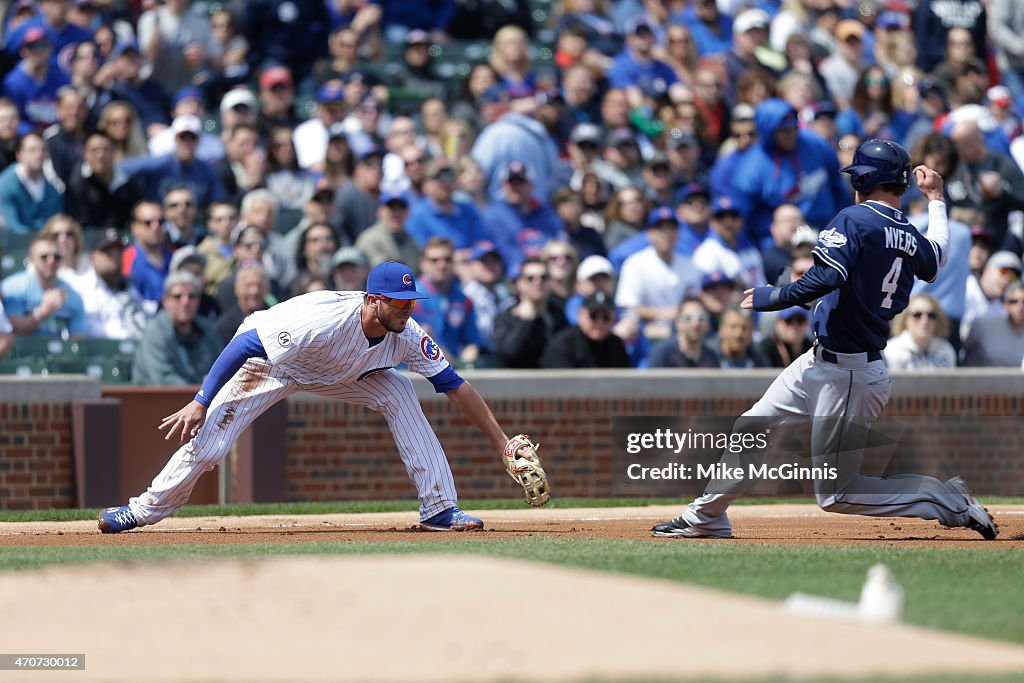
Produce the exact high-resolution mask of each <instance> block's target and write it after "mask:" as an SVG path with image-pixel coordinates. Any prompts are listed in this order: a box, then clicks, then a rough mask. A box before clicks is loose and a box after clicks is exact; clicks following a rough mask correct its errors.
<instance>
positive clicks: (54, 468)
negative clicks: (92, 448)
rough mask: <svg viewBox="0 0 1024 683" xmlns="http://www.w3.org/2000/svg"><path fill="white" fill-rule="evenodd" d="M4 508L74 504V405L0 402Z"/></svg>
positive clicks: (0, 478) (0, 496)
mask: <svg viewBox="0 0 1024 683" xmlns="http://www.w3.org/2000/svg"><path fill="white" fill-rule="evenodd" d="M0 425H2V427H0V509H8V510H31V509H37V510H42V509H49V508H70V507H73V506H74V501H75V480H74V453H73V447H74V444H73V441H72V437H71V403H23V404H17V403H0Z"/></svg>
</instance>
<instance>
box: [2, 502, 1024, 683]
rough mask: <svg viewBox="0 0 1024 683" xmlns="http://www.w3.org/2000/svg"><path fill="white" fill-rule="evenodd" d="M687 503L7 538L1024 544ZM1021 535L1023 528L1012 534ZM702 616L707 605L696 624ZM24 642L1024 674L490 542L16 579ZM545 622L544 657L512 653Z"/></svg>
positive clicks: (168, 666) (390, 666)
mask: <svg viewBox="0 0 1024 683" xmlns="http://www.w3.org/2000/svg"><path fill="white" fill-rule="evenodd" d="M678 512H679V508H678V506H661V507H644V508H607V509H575V510H568V509H567V510H559V509H555V508H553V509H541V510H533V509H529V508H524V509H522V510H514V511H513V510H507V511H487V512H481V513H479V514H481V515H482V516H483V517H484V518H485V520H486V523H487V527H488V528H487V530H486V531H484V532H480V533H466V534H443V533H440V534H439V533H428V532H420V531H414V530H411V527H412V526H413V525H414V524H415V522H416V517H415V514H414V513H386V514H361V515H307V516H297V517H240V518H172V519H168V520H164V521H163V522H161V523H160V524H157V525H154V526H152V527H147V528H145V529H141V530H136V531H132V532H129V533H124V534H118V535H113V536H109V535H102V534H100V533H99V532H98V531H97V530H96V528H95V523H94V522H67V523H53V522H47V523H43V522H34V523H19V524H12V523H5V524H0V552H2V547H4V546H7V547H11V546H58V547H70V546H141V545H166V544H225V543H267V542H270V543H274V542H281V543H284V542H288V543H305V542H332V541H336V542H342V541H345V542H369V541H373V542H388V541H395V542H397V541H415V542H423V543H430V542H433V541H436V540H442V539H443V540H451V539H453V537H455V538H458V539H460V540H464V541H465V542H467V543H474V542H477V541H479V540H482V539H501V538H514V537H524V536H541V537H548V536H550V537H577V538H578V537H586V538H601V539H649V540H650V542H652V543H693V542H697V543H726V544H733V543H738V544H742V543H765V542H770V543H786V544H812V543H813V544H832V545H860V544H883V545H888V546H893V547H908V546H926V547H950V546H952V547H964V548H978V549H987V548H999V547H1003V548H1005V547H1022V546H1024V506H1014V507H1009V506H1005V507H998V508H994V509H993V512H994V513H995V514H996V516H997V519H998V520H999V521H1000V523H1001V526H1002V531H1003V535H1002V536H1001V538H1000V540H999V541H996V542H986V541H983V540H981V538H980V537H979V536H977V534H975V533H973V532H970V531H966V530H945V529H942V528H941V527H939V526H937V525H935V524H934V523H929V522H922V521H917V520H893V521H890V520H872V519H867V518H862V517H844V516H841V515H829V514H826V513H823V512H821V511H819V510H818V509H817V508H815V507H813V506H810V505H778V506H749V507H735V508H733V510H732V511H731V514H732V516H733V520H734V524H735V526H736V533H737V536H738V538H737V539H735V540H702V541H690V540H683V541H676V540H659V539H653V538H651V537H650V536H649V535H648V532H647V530H648V528H649V527H650V526H651V525H652V523H654V522H657V521H660V520H664V519H668V518H670V517H672V516H673V515H675V514H678ZM1004 539H1005V540H1004ZM696 615H700V627H699V628H697V627H696V624H697V621H696ZM0 622H2V623H6V624H17V628H15V629H9V630H8V632H6V633H5V636H4V648H3V649H4V651H6V652H36V653H41V652H54V651H55V644H59V646H56V649H57V650H59V651H61V652H65V653H71V652H77V653H85V654H86V669H85V671H76V672H74V673H72V672H61V673H53V672H49V673H41V672H21V673H11V672H4V677H3V680H5V681H8V680H10V681H42V680H47V681H64V680H69V681H70V680H74V681H108V682H112V683H113V682H117V681H132V682H133V683H134V682H135V681H139V680H145V681H148V682H150V683H161V682H163V681H197V682H198V681H203V682H209V681H223V682H226V683H227V682H230V683H234V682H236V681H237V682H243V681H244V682H264V681H267V682H269V681H292V682H296V683H300V682H306V681H330V680H345V681H353V680H359V681H393V680H402V681H410V682H413V683H420V682H424V683H426V682H433V681H495V680H509V679H513V678H514V679H516V680H543V681H564V680H572V679H579V678H582V677H594V676H599V677H608V678H614V677H620V678H632V677H644V676H646V677H665V676H673V677H681V678H691V679H693V680H706V679H707V678H709V677H754V676H766V675H789V676H799V677H807V678H808V679H810V680H814V679H817V678H820V677H823V676H830V675H831V676H875V675H882V674H886V675H892V676H903V675H924V676H927V675H930V674H933V673H939V672H941V673H943V674H950V673H953V672H960V671H962V672H972V673H984V672H1014V671H1024V647H1021V646H1018V645H1013V644H1010V643H1001V642H992V641H985V640H982V639H979V638H973V637H969V636H963V635H959V634H953V633H948V632H939V631H932V630H928V629H923V628H919V627H913V626H907V625H886V626H878V625H866V624H859V623H851V622H843V621H833V620H827V619H820V618H810V617H805V616H797V615H794V614H789V613H786V612H784V611H783V609H782V608H781V606H780V604H779V603H776V602H772V601H768V600H763V599H759V598H753V597H748V596H738V595H734V594H730V593H725V592H722V591H716V590H712V589H707V588H700V587H694V586H688V585H680V584H678V583H675V582H670V581H663V580H657V579H650V578H645V577H639V576H632V575H615V574H609V573H602V572H593V571H588V570H582V569H572V568H566V567H555V566H549V565H544V564H539V563H534V562H527V561H522V560H512V559H501V558H488V557H478V556H473V555H458V556H450V555H385V556H362V557H360V556H347V557H286V558H266V559H225V560H205V561H196V562H189V561H185V560H176V561H173V562H169V563H167V562H165V563H161V564H156V563H133V562H128V563H118V564H112V565H107V564H102V565H98V564H93V565H86V566H71V567H50V568H47V569H44V570H41V571H26V572H7V573H0ZM521 627H522V628H528V630H529V631H530V632H531V633H532V636H531V639H530V642H531V643H532V645H531V648H532V652H530V653H529V654H527V653H526V652H525V650H524V648H522V647H519V648H510V647H509V645H510V643H511V642H512V638H511V632H512V631H513V630H515V629H517V628H521Z"/></svg>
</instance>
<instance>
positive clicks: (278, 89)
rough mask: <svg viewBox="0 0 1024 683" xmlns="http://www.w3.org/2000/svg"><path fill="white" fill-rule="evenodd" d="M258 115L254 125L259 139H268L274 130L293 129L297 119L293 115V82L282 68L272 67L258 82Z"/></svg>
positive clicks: (289, 74) (289, 73)
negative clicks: (257, 129) (258, 133)
mask: <svg viewBox="0 0 1024 683" xmlns="http://www.w3.org/2000/svg"><path fill="white" fill-rule="evenodd" d="M259 87H260V91H259V99H260V113H259V117H258V118H257V122H256V125H257V127H258V128H259V131H260V138H261V139H263V140H268V139H270V135H271V133H272V132H273V131H274V129H275V128H286V127H287V128H295V126H297V125H298V124H299V117H298V116H296V114H295V106H294V105H295V82H294V81H293V80H292V74H291V72H289V71H288V69H286V68H284V67H283V66H272V67H270V68H269V69H267V70H266V71H264V72H263V73H262V74H260V80H259Z"/></svg>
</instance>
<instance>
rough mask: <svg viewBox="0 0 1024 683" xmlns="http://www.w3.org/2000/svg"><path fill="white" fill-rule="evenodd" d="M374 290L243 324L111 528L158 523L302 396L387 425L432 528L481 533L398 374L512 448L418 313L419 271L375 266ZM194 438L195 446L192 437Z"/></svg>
mask: <svg viewBox="0 0 1024 683" xmlns="http://www.w3.org/2000/svg"><path fill="white" fill-rule="evenodd" d="M366 289H367V292H366V293H364V292H334V291H324V292H313V293H310V294H305V295H303V296H299V297H296V298H294V299H290V300H288V301H285V302H282V303H280V304H278V305H276V306H274V307H273V308H271V309H269V310H267V311H259V312H256V313H254V314H252V315H251V316H249V317H248V318H246V319H245V321H243V322H242V324H241V326H239V328H238V332H236V334H235V337H234V338H233V339H232V340H231V342H230V343H229V344H228V345H227V347H226V348H225V349H224V351H223V352H222V353H221V355H220V356H219V357H218V359H217V361H216V362H215V363H214V365H213V368H212V369H211V370H210V374H209V376H208V377H207V379H206V382H205V383H204V384H203V386H202V388H201V389H200V391H199V393H198V394H196V396H195V398H194V399H193V400H192V401H191V402H190V403H189V404H188V405H186V406H185V407H184V408H182V409H181V410H179V411H178V412H176V413H174V414H173V415H169V416H168V417H166V418H165V419H164V421H163V422H162V423H161V425H160V429H161V430H163V429H166V430H167V435H166V437H165V438H167V439H170V438H172V437H173V436H174V435H175V434H176V433H177V434H179V440H180V441H181V442H182V443H183V444H184V445H183V446H182V447H181V448H179V449H178V451H177V452H176V453H175V454H174V455H173V456H171V459H170V461H168V463H167V465H166V466H165V467H164V469H163V471H162V472H160V474H158V475H157V476H156V478H155V479H154V480H153V483H152V484H151V485H150V486H149V488H148V489H147V490H146V491H145V492H144V493H142V494H140V495H139V496H137V497H135V498H132V499H131V500H130V501H129V502H128V505H124V506H121V507H116V508H107V509H106V510H104V511H103V512H101V513H100V516H99V528H100V530H101V531H103V532H104V533H117V532H120V531H127V530H129V529H133V528H135V527H138V526H144V525H147V524H154V523H156V522H158V521H160V520H161V519H163V518H165V517H168V516H170V515H172V514H174V513H175V512H176V511H177V510H178V509H179V508H181V506H182V505H184V504H185V502H186V501H187V500H188V497H189V495H190V494H191V492H192V488H193V487H194V486H195V483H196V481H197V480H198V479H199V477H200V476H201V475H202V474H203V472H206V471H209V470H212V469H213V468H214V467H215V466H216V465H217V463H219V462H220V461H221V459H222V458H223V457H224V456H225V455H226V454H227V453H228V450H229V449H230V447H231V444H232V443H233V442H234V441H235V440H236V439H237V438H238V436H239V434H241V433H242V431H243V430H244V429H245V428H246V427H248V426H249V424H250V423H251V422H252V421H253V420H255V419H256V418H257V417H259V415H261V414H262V413H263V411H265V410H266V409H267V408H269V407H270V406H271V405H273V404H274V403H276V402H277V401H280V400H281V399H283V398H285V397H287V396H290V395H291V394H293V393H295V392H297V391H308V392H311V393H315V394H319V395H321V396H327V397H329V398H334V399H338V400H341V401H346V402H348V403H353V404H356V405H361V406H365V407H367V408H369V409H370V410H374V411H376V412H379V413H382V414H383V415H384V417H385V418H386V419H387V421H388V425H389V426H390V428H391V431H392V433H393V434H394V437H395V442H396V443H397V445H398V451H399V454H400V455H401V457H402V461H403V462H404V463H405V467H406V470H407V471H408V473H409V478H410V479H412V481H413V483H414V484H415V485H416V490H417V492H418V493H419V499H420V526H421V528H424V529H428V530H433V531H463V530H469V529H482V528H483V521H482V520H480V519H478V518H476V517H472V516H470V515H468V514H466V513H465V512H463V511H462V510H460V509H459V507H458V497H457V495H456V492H455V482H454V480H453V478H452V472H451V468H450V467H449V465H448V460H447V458H446V457H445V454H444V451H443V450H442V448H441V444H440V443H439V442H438V440H437V436H436V435H435V434H434V431H433V430H432V429H431V427H430V423H429V422H427V418H426V416H425V415H424V414H423V410H422V409H421V407H420V404H419V401H418V400H417V398H416V392H415V391H414V389H413V387H412V383H411V382H410V381H409V380H408V379H407V378H406V377H404V376H403V375H401V374H400V373H399V372H398V371H397V370H395V367H396V366H397V365H399V364H401V363H405V364H406V365H407V366H408V367H409V369H411V370H412V371H414V372H417V373H419V374H421V375H423V376H424V377H426V378H427V379H428V380H429V381H430V382H431V383H432V384H433V385H434V389H435V391H437V392H438V393H442V392H443V393H444V394H446V395H447V396H448V398H450V399H451V400H452V401H454V402H455V404H456V405H458V406H459V408H460V409H461V410H462V412H463V413H464V414H465V415H466V416H467V417H468V418H469V419H470V420H471V421H472V422H473V423H474V424H475V425H476V426H477V427H478V428H479V429H480V430H481V431H483V432H484V434H486V435H487V438H488V439H490V441H491V443H492V444H493V446H494V448H495V449H496V452H501V451H503V449H504V448H505V445H506V443H507V442H508V441H509V439H508V436H507V435H506V434H505V432H504V431H503V430H502V428H501V426H500V425H499V424H498V422H497V420H496V419H495V417H494V415H493V413H492V412H491V410H490V408H488V406H487V404H486V403H485V402H484V400H483V399H482V398H481V397H480V395H479V394H478V393H477V392H476V390H475V389H474V388H473V387H472V386H471V385H470V384H469V382H467V381H465V380H464V379H463V378H462V377H460V376H459V375H458V374H457V373H456V372H455V370H454V369H453V368H452V367H451V365H449V364H448V361H447V360H446V359H445V357H444V355H443V354H442V353H441V350H440V348H439V347H438V346H437V344H436V343H434V340H433V339H431V338H430V337H429V336H428V335H427V334H426V333H425V332H424V331H423V329H422V328H421V327H420V326H419V325H418V324H417V323H416V321H415V320H412V319H411V318H410V316H411V315H412V313H413V310H414V308H415V306H416V300H417V299H423V298H426V295H425V294H421V293H419V292H417V291H416V282H415V279H414V277H413V273H412V271H411V270H410V269H409V267H408V266H406V265H405V264H402V263H397V262H394V261H389V262H387V263H382V264H381V265H379V266H377V267H376V268H374V269H373V270H372V271H371V272H370V274H369V277H368V278H367V285H366ZM186 438H187V439H188V442H187V443H185V439H186Z"/></svg>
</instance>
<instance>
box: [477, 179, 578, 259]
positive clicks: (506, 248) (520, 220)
mask: <svg viewBox="0 0 1024 683" xmlns="http://www.w3.org/2000/svg"><path fill="white" fill-rule="evenodd" d="M502 177H503V178H504V180H503V181H502V183H501V188H502V198H501V199H500V200H498V201H495V202H491V204H490V206H488V207H487V210H486V211H485V212H484V226H485V227H486V229H487V231H488V232H489V233H490V239H491V241H492V242H494V243H495V244H496V245H497V246H498V253H500V254H501V260H502V261H503V262H504V263H505V265H506V267H507V268H508V270H509V272H516V271H518V270H519V264H521V263H522V262H523V260H524V259H527V258H538V257H540V253H541V250H542V249H543V248H544V244H545V243H547V241H548V240H552V239H555V238H560V237H562V236H563V235H562V233H563V232H564V229H563V226H562V219H560V218H559V217H558V214H557V213H555V211H554V209H552V208H551V207H550V206H548V205H547V204H545V203H542V202H541V201H540V200H538V199H535V198H534V197H533V196H532V193H533V172H532V171H531V169H530V167H529V166H527V165H526V164H525V163H523V162H522V161H513V162H511V163H509V164H508V165H507V166H506V167H505V170H504V172H503V173H502Z"/></svg>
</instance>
